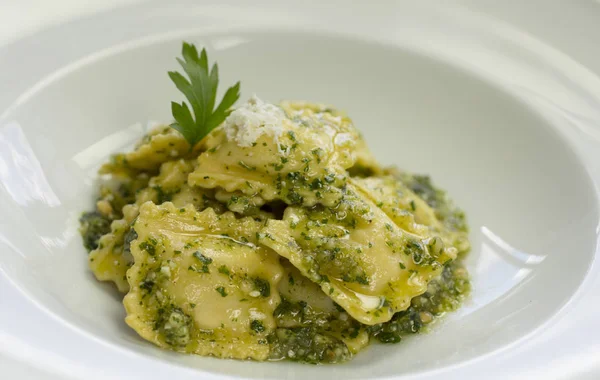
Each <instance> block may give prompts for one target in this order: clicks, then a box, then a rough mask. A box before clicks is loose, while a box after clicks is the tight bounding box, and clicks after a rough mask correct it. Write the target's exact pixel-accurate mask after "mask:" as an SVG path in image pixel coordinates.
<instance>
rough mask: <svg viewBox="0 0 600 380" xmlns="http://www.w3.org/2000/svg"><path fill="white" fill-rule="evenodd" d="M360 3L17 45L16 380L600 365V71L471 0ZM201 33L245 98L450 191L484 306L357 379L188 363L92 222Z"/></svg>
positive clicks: (148, 24) (144, 22) (2, 331)
mask: <svg viewBox="0 0 600 380" xmlns="http://www.w3.org/2000/svg"><path fill="white" fill-rule="evenodd" d="M415 3H416V2H415ZM349 4H350V3H347V2H340V3H338V4H329V5H327V6H319V7H316V6H315V7H311V6H307V5H306V4H297V5H282V4H279V3H273V4H270V5H268V6H267V5H261V6H258V5H256V4H252V5H251V4H250V3H245V2H228V3H227V4H224V3H222V2H216V1H215V2H201V3H196V2H195V3H184V2H175V3H173V2H170V3H169V4H168V5H167V3H159V4H141V5H135V6H130V7H127V8H122V9H118V10H115V11H111V12H108V13H102V14H97V15H94V16H91V17H89V18H86V19H83V20H80V21H77V22H71V23H68V24H64V25H60V26H57V27H54V28H52V29H49V30H46V31H44V32H43V33H39V34H35V35H33V36H31V37H28V38H26V39H22V40H19V41H17V42H15V43H13V44H11V45H8V46H5V47H3V48H2V49H0V83H2V87H1V88H0V211H1V218H0V253H1V256H0V375H3V376H2V377H3V378H4V375H6V378H15V374H16V372H13V373H12V375H11V373H10V372H8V371H9V369H8V368H12V367H9V364H8V363H20V364H19V365H20V366H21V367H23V368H28V370H27V371H28V372H27V373H29V374H33V375H32V376H35V378H76V379H86V380H87V379H96V378H97V379H105V378H106V379H109V378H110V379H115V378H144V379H146V380H152V379H164V378H166V377H168V378H176V379H188V378H189V379H197V378H206V379H213V378H214V379H217V378H218V379H223V378H229V377H244V378H253V379H259V378H269V379H276V378H299V379H306V378H311V379H329V378H338V377H339V378H348V379H353V378H373V379H375V378H400V377H404V376H412V377H414V378H432V379H433V378H438V377H439V376H442V375H443V376H444V378H448V379H450V378H465V377H466V378H479V377H483V376H485V377H486V378H496V377H497V378H508V377H511V378H516V377H522V378H556V377H567V378H570V377H577V378H579V377H580V376H583V375H584V374H590V376H595V375H594V374H596V375H598V374H600V372H599V371H600V369H599V367H598V362H599V361H598V360H597V359H598V357H600V349H599V347H598V342H600V330H599V329H598V328H597V321H598V320H599V317H600V307H599V306H598V304H599V303H598V301H599V298H600V297H599V296H598V294H599V291H600V278H599V271H600V270H599V268H598V265H597V263H596V262H595V258H596V257H597V255H598V254H599V253H598V220H599V201H598V195H599V190H598V189H600V142H599V141H600V85H599V83H600V80H599V79H598V77H597V76H596V74H595V73H594V72H593V71H590V70H588V69H586V68H585V67H584V66H582V65H580V64H578V63H577V62H576V61H575V60H573V59H571V58H570V57H569V56H568V55H565V54H564V53H561V52H560V51H558V50H556V49H555V48H553V47H551V46H550V45H549V44H546V43H544V42H543V41H541V40H539V39H536V38H533V37H531V36H530V35H528V34H526V33H523V32H521V31H520V30H519V29H518V28H517V27H516V26H510V25H508V24H505V23H502V22H500V21H499V20H498V19H495V18H492V17H490V15H489V14H486V13H485V12H473V11H472V10H469V8H467V7H464V6H460V7H459V6H456V5H454V6H450V5H442V4H441V2H438V3H435V4H431V5H427V4H429V3H427V4H425V3H420V5H415V4H412V5H411V4H408V3H396V4H392V3H386V4H379V5H378V6H368V5H366V4H365V5H351V6H350V5H349ZM566 7H568V6H566ZM596 32H599V30H598V28H596ZM182 39H185V40H187V41H191V42H194V43H196V44H197V45H200V46H206V47H208V49H209V50H210V52H211V58H213V59H216V60H218V62H219V65H220V69H221V70H220V71H221V73H223V78H222V81H223V83H229V82H232V81H233V80H234V79H240V80H241V82H242V92H243V97H244V98H247V97H248V96H250V95H251V94H252V93H257V94H258V95H260V96H261V97H262V98H264V99H268V100H271V101H278V100H280V99H284V98H295V99H309V100H313V101H320V102H327V103H331V104H335V105H337V106H339V107H341V108H343V109H346V110H347V111H348V112H349V114H350V116H351V117H353V119H354V120H355V123H356V125H357V126H358V127H359V128H360V129H361V130H362V131H363V132H364V134H365V136H366V138H367V140H368V142H369V144H370V145H371V147H372V148H373V150H374V152H375V153H376V155H377V157H378V158H379V159H380V160H381V161H382V162H384V163H388V164H396V165H398V166H400V167H403V168H407V169H410V170H414V171H420V172H425V173H429V174H431V175H432V176H433V178H434V179H435V180H436V182H437V183H438V184H440V185H441V186H442V187H443V188H445V189H448V190H449V192H450V194H451V195H452V196H453V197H454V198H455V199H456V201H457V202H458V204H460V205H461V206H462V207H464V209H465V210H466V212H467V215H468V217H469V221H470V225H471V227H472V241H473V243H474V244H473V245H474V249H473V252H472V254H471V255H470V257H469V259H468V266H469V269H470V271H471V273H472V275H473V288H474V291H473V295H472V297H471V299H470V300H469V301H468V302H467V303H466V305H465V306H464V307H463V308H462V309H460V310H459V311H458V312H456V313H453V314H451V315H449V317H448V318H447V319H446V320H445V321H444V323H443V324H440V325H438V326H437V327H436V328H435V330H434V331H433V332H432V333H430V334H426V335H421V336H417V337H414V338H411V339H407V340H406V341H404V342H402V343H401V344H399V345H395V346H393V345H392V346H389V345H386V346H384V345H375V346H372V347H371V348H369V349H368V350H367V351H366V352H364V353H362V354H360V355H358V356H357V357H356V358H355V360H353V361H351V362H350V363H347V364H344V365H336V366H309V365H301V364H294V363H288V362H280V363H254V362H241V361H222V360H217V359H212V358H203V357H196V356H184V355H178V354H173V353H169V352H165V351H161V350H159V349H157V348H155V347H154V346H152V345H150V344H148V343H147V342H145V341H143V340H141V339H140V338H138V337H137V336H136V334H135V333H134V332H133V331H131V330H130V329H129V328H127V327H126V325H125V324H124V322H123V317H124V311H123V308H122V305H121V304H120V300H119V298H118V296H117V295H116V294H115V292H114V291H113V289H111V287H110V286H109V285H106V284H100V283H98V282H97V281H95V280H94V278H93V276H92V275H91V274H90V272H89V271H88V270H87V265H86V256H85V252H84V249H83V248H82V246H81V241H80V238H79V236H78V234H77V227H78V223H77V218H78V216H79V215H80V213H81V211H82V210H85V209H89V208H90V207H92V204H93V199H94V195H95V194H94V181H95V177H96V170H97V168H98V166H99V164H100V163H102V162H103V161H104V160H106V158H107V157H108V156H109V154H110V153H112V152H116V151H119V150H122V149H124V148H125V147H127V146H128V145H129V144H131V142H132V141H134V140H135V139H136V138H138V137H139V136H140V135H141V134H142V133H143V131H144V130H146V129H147V127H148V125H150V124H152V123H154V122H156V121H168V120H169V119H170V114H169V102H170V100H171V99H178V98H179V95H178V94H177V92H176V90H175V89H174V86H172V85H171V83H170V81H169V79H168V77H167V75H166V72H167V70H170V69H173V68H175V67H176V63H175V60H174V57H175V56H177V55H178V53H179V48H180V44H181V40H182ZM3 363H7V364H5V365H3ZM3 368H4V370H5V371H6V373H3ZM15 368H16V367H15Z"/></svg>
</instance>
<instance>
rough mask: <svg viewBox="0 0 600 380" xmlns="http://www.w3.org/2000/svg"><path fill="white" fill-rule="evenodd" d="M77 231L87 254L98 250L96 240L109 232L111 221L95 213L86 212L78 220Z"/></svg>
mask: <svg viewBox="0 0 600 380" xmlns="http://www.w3.org/2000/svg"><path fill="white" fill-rule="evenodd" d="M79 223H80V225H81V227H80V229H79V231H80V233H81V237H82V238H83V245H84V247H85V249H87V251H88V252H90V251H93V250H94V249H96V248H98V240H100V238H101V237H102V235H105V234H107V233H109V232H110V223H111V220H110V219H109V218H108V217H106V216H103V215H102V214H100V213H99V212H97V211H92V212H86V213H84V214H83V215H82V216H81V218H79Z"/></svg>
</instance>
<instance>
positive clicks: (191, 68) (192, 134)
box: [169, 42, 240, 149]
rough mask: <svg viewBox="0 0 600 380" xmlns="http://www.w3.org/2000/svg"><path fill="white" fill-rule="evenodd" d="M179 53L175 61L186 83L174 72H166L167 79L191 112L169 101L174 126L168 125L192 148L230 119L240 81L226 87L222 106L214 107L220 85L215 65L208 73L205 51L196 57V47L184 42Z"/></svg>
mask: <svg viewBox="0 0 600 380" xmlns="http://www.w3.org/2000/svg"><path fill="white" fill-rule="evenodd" d="M181 54H182V55H183V59H181V58H177V61H178V62H179V64H180V65H181V67H183V70H184V71H185V73H186V74H187V76H188V78H189V80H188V79H186V78H185V77H184V76H183V75H181V74H180V73H178V72H176V71H169V77H170V78H171V80H172V81H173V82H174V83H175V86H177V88H178V89H179V91H181V92H183V94H184V95H185V97H186V98H187V100H188V102H189V104H190V106H191V107H192V111H190V108H189V107H188V104H187V103H185V102H181V104H179V103H177V102H171V111H172V113H173V118H174V119H175V123H173V124H171V127H172V128H174V129H176V130H177V131H179V132H180V133H181V134H182V135H183V137H185V139H186V140H187V142H188V143H189V144H190V149H191V148H193V147H194V145H196V143H198V142H199V141H200V140H202V139H203V138H204V136H206V135H207V134H208V133H209V132H210V131H212V130H213V129H214V128H216V127H217V126H218V125H219V124H221V123H222V122H223V121H224V120H225V118H226V117H227V116H229V114H230V113H231V109H230V108H231V106H233V104H234V103H235V102H236V101H237V100H238V99H239V97H240V82H237V83H236V84H235V85H233V86H232V87H229V88H228V89H227V91H226V92H225V95H224V96H223V99H222V100H221V103H220V104H219V105H218V106H217V108H214V107H215V103H216V98H217V86H218V85H219V68H218V66H217V64H216V63H215V64H213V66H212V68H211V70H210V72H209V70H208V56H207V54H206V49H202V52H201V53H200V55H198V50H197V49H196V46H194V45H193V44H188V43H186V42H184V43H183V47H182V49H181ZM192 112H193V116H192Z"/></svg>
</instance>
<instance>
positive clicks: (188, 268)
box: [123, 202, 283, 360]
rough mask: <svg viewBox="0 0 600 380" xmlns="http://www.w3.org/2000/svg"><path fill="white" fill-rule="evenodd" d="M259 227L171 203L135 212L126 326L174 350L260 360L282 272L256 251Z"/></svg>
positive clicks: (263, 252) (265, 353)
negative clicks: (134, 232) (134, 237)
mask: <svg viewBox="0 0 600 380" xmlns="http://www.w3.org/2000/svg"><path fill="white" fill-rule="evenodd" d="M259 226H260V222H257V221H255V220H254V219H251V218H246V219H239V220H238V219H236V218H235V216H234V215H233V214H231V213H226V214H223V215H217V214H215V213H214V211H213V210H212V209H210V208H209V209H206V210H205V211H203V212H200V213H199V212H197V211H195V210H194V209H193V208H177V207H175V206H174V205H173V204H171V203H165V204H163V205H160V206H156V205H154V204H153V203H151V202H147V203H145V204H143V205H142V207H141V208H140V215H139V216H138V218H137V220H136V222H135V224H134V229H135V231H136V233H137V236H138V237H137V239H136V240H134V241H133V242H132V245H131V252H132V254H133V257H134V259H135V264H134V265H133V266H132V267H131V269H130V270H129V271H128V272H127V279H128V282H129V284H130V286H131V290H130V291H129V293H128V294H127V296H125V299H124V301H123V302H124V305H125V309H126V311H127V318H126V319H125V321H126V322H127V324H128V325H129V326H131V327H132V328H133V329H134V330H136V331H137V332H138V334H140V336H142V337H143V338H144V339H147V340H149V341H151V342H153V343H155V344H157V345H159V346H161V347H164V348H168V349H172V350H175V351H181V352H188V353H196V354H200V355H214V356H217V357H222V358H238V359H246V358H252V359H256V360H265V359H266V358H267V357H268V355H269V350H270V349H269V344H268V341H267V336H268V335H269V334H270V333H272V332H273V331H274V330H275V328H276V325H275V319H274V317H273V311H274V310H275V308H276V307H277V305H278V304H279V302H280V298H279V294H278V292H277V291H276V289H277V286H278V283H279V281H280V279H281V277H282V273H283V270H282V268H281V265H280V264H279V259H278V257H277V255H276V254H274V253H273V252H271V251H270V250H268V249H265V248H261V247H258V246H257V245H256V244H255V243H253V241H254V242H255V241H256V240H255V239H256V232H257V231H258V229H259Z"/></svg>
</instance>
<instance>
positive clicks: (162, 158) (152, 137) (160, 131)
mask: <svg viewBox="0 0 600 380" xmlns="http://www.w3.org/2000/svg"><path fill="white" fill-rule="evenodd" d="M188 151H189V144H188V143H187V142H186V141H185V139H184V138H183V136H181V134H180V133H179V132H177V131H176V130H174V129H172V128H170V127H169V126H163V127H158V128H155V129H153V130H152V131H150V132H149V133H148V134H147V135H146V136H144V138H143V139H142V140H140V141H139V142H138V144H136V146H135V148H134V150H133V151H131V152H129V153H121V154H117V155H115V156H113V157H112V160H111V162H109V163H107V164H105V165H103V166H102V168H101V169H100V173H101V174H109V173H114V174H127V173H132V172H134V173H135V172H139V171H147V172H152V171H155V170H157V169H158V168H159V167H160V165H161V164H162V163H163V162H166V161H169V160H173V159H176V158H180V157H183V156H184V155H185V154H186V153H188Z"/></svg>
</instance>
